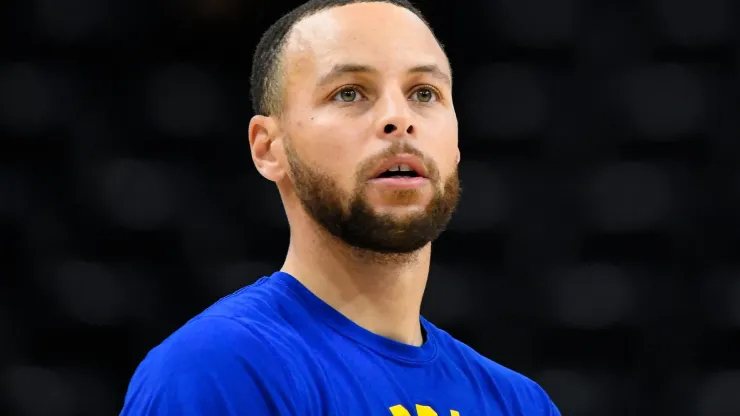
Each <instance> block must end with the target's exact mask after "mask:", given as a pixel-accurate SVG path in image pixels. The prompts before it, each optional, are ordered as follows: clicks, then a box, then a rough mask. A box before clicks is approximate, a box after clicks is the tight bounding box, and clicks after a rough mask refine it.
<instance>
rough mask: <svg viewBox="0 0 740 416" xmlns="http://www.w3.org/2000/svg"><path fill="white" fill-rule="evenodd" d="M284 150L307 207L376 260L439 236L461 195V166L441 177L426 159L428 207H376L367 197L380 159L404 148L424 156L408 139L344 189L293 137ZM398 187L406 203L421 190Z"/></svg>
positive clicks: (401, 254) (403, 254) (341, 237)
mask: <svg viewBox="0 0 740 416" xmlns="http://www.w3.org/2000/svg"><path fill="white" fill-rule="evenodd" d="M285 153H286V156H287V159H288V162H289V164H290V167H291V179H292V181H293V185H294V188H295V191H296V194H297V196H298V198H299V199H300V201H301V204H302V205H303V208H304V209H305V210H306V212H307V213H308V214H309V215H310V216H311V217H312V218H313V219H314V221H316V222H317V223H318V224H319V225H320V226H321V227H323V228H324V229H325V230H326V231H327V232H328V233H329V234H331V235H332V236H334V237H336V238H338V239H339V240H341V241H343V242H344V243H345V244H347V245H348V246H350V247H352V248H354V249H356V250H359V251H360V252H363V253H365V254H368V255H371V257H375V258H376V259H377V260H380V259H385V260H391V259H392V258H396V259H399V260H400V259H401V258H404V257H407V256H408V255H409V254H412V253H414V252H416V251H418V250H419V249H421V248H422V247H424V246H426V245H427V244H428V243H430V242H432V241H434V240H436V239H437V237H439V235H440V234H442V232H444V230H445V229H446V227H447V224H448V223H449V221H450V219H451V218H452V214H453V212H454V211H455V209H456V207H457V203H458V200H459V197H460V181H459V178H458V172H457V168H456V169H455V171H454V172H453V173H452V174H450V175H449V176H448V177H447V178H446V179H444V181H442V180H441V178H440V176H439V174H438V170H437V169H436V167H435V166H434V165H432V164H429V163H427V166H428V170H429V180H430V181H431V183H432V186H433V188H434V190H433V195H432V198H431V200H430V201H429V203H428V204H427V206H426V207H425V209H423V210H421V211H419V212H416V213H411V214H408V215H406V216H403V217H396V216H393V215H392V214H386V213H377V212H375V211H374V210H373V207H372V206H371V205H370V203H369V202H368V201H367V198H366V190H367V189H366V188H367V186H368V183H367V179H368V177H367V169H368V167H370V166H373V165H374V164H375V163H376V162H375V161H377V160H382V159H385V158H387V157H391V156H393V155H396V154H399V153H411V154H415V155H417V156H422V155H421V154H420V153H419V151H418V150H416V149H415V148H413V147H411V146H409V145H408V144H406V143H402V142H396V143H394V144H393V145H392V146H391V147H390V148H388V149H387V150H386V151H385V152H383V154H381V155H377V156H375V157H373V158H371V160H368V161H366V162H365V163H363V164H362V166H360V167H359V168H358V169H357V172H356V174H355V175H354V176H355V178H356V184H355V187H354V190H353V191H352V192H351V193H348V192H345V191H343V190H342V189H341V187H340V186H339V184H338V183H337V181H336V180H335V179H334V178H332V177H331V176H330V175H327V174H325V173H323V172H321V171H320V170H318V169H316V168H313V167H311V166H309V165H308V164H307V163H304V162H303V161H302V160H301V159H300V158H299V156H298V155H297V153H296V152H295V150H294V149H293V148H292V146H291V144H290V141H289V140H286V141H285ZM394 192H395V194H394V195H393V197H394V199H395V201H396V202H397V203H404V201H408V202H410V201H411V200H413V199H414V198H417V197H418V193H419V192H420V190H399V191H394Z"/></svg>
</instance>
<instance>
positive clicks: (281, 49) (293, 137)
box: [249, 0, 460, 253]
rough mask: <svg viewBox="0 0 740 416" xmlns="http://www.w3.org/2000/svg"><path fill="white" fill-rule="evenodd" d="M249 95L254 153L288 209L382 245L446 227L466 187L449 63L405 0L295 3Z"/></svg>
mask: <svg viewBox="0 0 740 416" xmlns="http://www.w3.org/2000/svg"><path fill="white" fill-rule="evenodd" d="M252 96H253V105H254V110H255V113H256V114H257V115H256V116H255V117H254V118H253V119H252V121H251V123H250V129H249V136H250V137H249V138H250V144H251V148H252V158H253V160H254V162H255V165H256V166H257V169H258V170H259V171H260V173H261V174H262V175H263V176H265V177H266V178H268V179H270V180H272V181H274V182H276V183H277V184H278V188H279V190H280V193H281V196H282V198H283V201H284V203H285V205H286V211H288V216H289V218H290V217H291V210H295V209H302V210H303V211H304V212H306V213H308V214H309V216H310V218H311V219H312V220H313V221H315V222H317V223H318V224H320V225H321V226H322V227H323V228H324V229H326V230H327V231H328V232H329V233H331V234H332V235H334V236H335V237H338V238H339V239H341V240H343V241H344V242H345V243H347V244H349V245H351V246H353V247H357V248H360V249H365V250H370V251H373V252H379V253H409V252H413V251H415V250H418V249H420V248H422V247H424V246H425V245H427V244H428V243H429V242H431V241H432V240H434V239H435V238H436V237H437V236H438V235H439V234H440V233H441V232H442V231H443V230H444V228H445V226H446V225H447V223H448V222H449V220H450V217H451V215H452V212H453V211H454V209H455V207H456V205H457V200H458V196H459V182H458V177H457V164H458V162H459V157H460V154H459V150H458V145H457V143H458V140H457V117H456V115H455V110H454V107H453V103H452V78H451V69H450V66H449V62H448V60H447V57H446V55H445V53H444V51H443V50H442V47H441V45H440V44H439V42H438V41H437V39H436V38H435V37H434V35H433V33H432V32H431V30H430V29H429V27H428V25H427V24H426V22H425V21H424V20H423V18H422V17H421V14H420V13H419V12H418V11H417V10H415V9H414V8H413V7H412V6H411V5H410V4H409V3H408V2H406V1H403V0H387V1H367V0H366V1H362V0H314V1H310V2H308V3H306V4H304V5H303V6H301V7H300V8H298V9H296V10H294V11H293V12H291V13H289V14H288V15H286V16H285V17H283V18H282V19H280V20H279V21H278V22H277V23H276V24H275V25H273V26H272V27H271V28H270V29H269V30H268V31H267V32H266V33H265V35H264V36H263V38H262V40H261V41H260V44H259V46H258V47H257V51H256V52H255V56H254V62H253V71H252ZM398 169H400V171H397V170H398ZM409 170H410V171H409Z"/></svg>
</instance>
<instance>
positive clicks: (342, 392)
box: [121, 0, 559, 416]
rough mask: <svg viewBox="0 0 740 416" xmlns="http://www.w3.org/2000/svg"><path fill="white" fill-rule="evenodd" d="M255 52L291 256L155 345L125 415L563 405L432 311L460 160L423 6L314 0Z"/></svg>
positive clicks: (266, 152) (400, 0)
mask: <svg viewBox="0 0 740 416" xmlns="http://www.w3.org/2000/svg"><path fill="white" fill-rule="evenodd" d="M253 65H254V66H253V74H252V93H253V94H252V95H253V99H254V110H255V113H256V114H257V115H256V116H255V117H254V118H252V120H251V123H250V126H249V141H250V145H251V153H252V160H253V161H254V164H255V165H256V167H257V170H258V171H259V172H260V174H262V176H264V177H265V178H267V179H269V180H271V181H273V182H275V183H276V184H277V187H278V190H279V191H280V196H281V198H282V201H283V204H284V206H285V212H286V214H287V217H288V221H289V223H290V231H291V237H290V245H289V248H288V254H287V257H286V259H285V263H284V264H283V267H282V269H281V271H280V272H277V273H275V274H273V275H272V276H270V277H263V278H262V279H260V280H258V281H257V282H256V283H254V284H253V285H251V286H248V287H245V288H243V289H241V290H239V291H237V292H236V293H234V294H232V295H230V296H227V297H225V298H223V299H221V300H220V301H218V302H217V303H216V304H214V305H213V306H212V307H210V308H209V309H207V310H206V311H204V312H203V313H201V314H200V315H199V316H197V317H196V318H194V319H193V320H191V321H189V322H188V323H187V324H185V325H184V326H183V327H182V328H180V329H179V330H178V331H176V332H175V333H174V334H173V335H171V336H170V337H169V338H168V339H167V340H165V341H164V342H163V343H162V344H161V345H159V346H158V347H156V348H154V349H153V350H152V351H151V352H150V353H149V354H148V355H147V357H146V358H145V359H144V361H143V362H142V364H141V365H140V366H139V368H138V369H137V371H136V373H135V375H134V376H133V378H132V380H131V384H130V386H129V389H128V393H127V395H126V400H125V405H124V408H123V411H122V413H121V414H122V415H132V416H133V415H234V416H236V415H240V416H244V415H295V416H299V415H300V416H308V415H316V416H319V415H322V416H323V415H343V416H347V415H352V416H354V415H362V416H366V415H378V416H380V415H386V416H410V415H418V416H432V415H450V416H481V415H511V416H514V415H517V416H520V415H524V416H553V415H559V412H558V410H557V409H556V407H555V406H554V405H553V403H552V402H551V401H550V399H549V398H548V396H547V395H546V393H545V392H544V391H543V390H542V389H541V388H540V387H539V386H538V385H537V384H535V383H534V382H533V381H531V380H529V379H527V378H525V377H524V376H522V375H520V374H517V373H515V372H513V371H511V370H508V369H506V368H504V367H502V366H500V365H498V364H496V363H494V362H492V361H490V360H488V359H486V358H484V357H482V356H481V355H479V354H477V353H476V352H474V351H473V350H472V349H471V348H469V347H468V346H466V345H464V344H463V343H461V342H459V341H456V340H455V339H453V338H452V337H451V336H450V335H449V334H447V333H446V332H444V331H442V330H440V329H438V328H436V327H435V326H434V325H432V324H431V323H429V322H428V321H426V320H425V319H423V318H422V317H420V314H419V311H420V304H421V299H422V294H423V292H424V288H425V285H426V281H427V275H428V272H429V264H430V256H431V242H432V241H433V240H434V239H435V238H437V237H438V236H439V234H440V233H441V232H442V231H443V229H444V228H445V226H446V225H447V223H448V221H449V220H450V217H451V215H452V212H453V211H454V209H455V206H456V204H457V200H458V194H459V184H458V177H457V165H458V163H459V161H460V152H459V150H458V139H457V118H456V115H455V110H454V107H453V104H452V79H451V78H452V77H451V71H450V66H449V62H448V60H447V57H446V55H445V53H444V52H443V50H442V48H441V46H440V45H439V43H438V41H437V40H436V38H435V36H434V35H433V34H432V32H431V30H430V29H429V27H428V25H427V24H426V23H425V21H424V20H423V18H422V17H421V14H420V12H419V11H417V10H416V9H414V8H413V7H412V6H411V5H410V4H409V3H408V2H407V1H405V0H387V1H379V0H378V1H373V0H365V1H362V0H359V1H357V0H355V1H352V0H318V1H317V0H313V1H309V2H308V3H306V4H304V5H303V6H301V7H299V8H298V9H296V10H294V11H293V12H291V13H290V14H288V15H286V16H285V17H283V18H282V19H280V20H279V21H278V22H277V23H275V25H273V26H272V27H271V28H270V29H269V30H268V31H267V32H266V33H265V35H264V37H263V38H262V40H261V42H260V44H259V46H258V47H257V51H256V53H255V56H254V63H253Z"/></svg>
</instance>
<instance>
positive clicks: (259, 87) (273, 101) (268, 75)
mask: <svg viewBox="0 0 740 416" xmlns="http://www.w3.org/2000/svg"><path fill="white" fill-rule="evenodd" d="M354 3H390V4H393V5H396V6H399V7H403V8H405V9H407V10H409V11H411V12H413V13H414V14H415V15H416V16H418V17H419V18H420V19H421V20H422V21H423V22H424V24H426V25H427V27H429V29H430V30H431V26H429V23H428V22H427V21H426V19H425V18H424V16H423V15H422V13H421V12H420V11H419V10H418V9H416V8H415V7H414V6H413V5H412V4H411V2H410V1H408V0H310V1H308V2H306V3H304V4H302V5H301V6H299V7H297V8H295V9H293V10H292V11H290V12H289V13H288V14H286V15H285V16H283V17H281V18H280V19H279V20H278V21H277V22H275V23H273V25H272V26H270V28H269V29H267V31H266V32H265V33H264V34H263V35H262V38H261V39H260V42H259V44H257V49H256V50H255V52H254V56H253V57H252V76H251V79H250V84H251V86H250V89H251V95H252V110H254V113H255V114H259V115H265V116H271V115H275V114H279V113H280V111H281V109H282V102H281V101H282V100H281V98H282V88H283V86H282V82H281V81H282V80H281V79H280V77H279V75H280V74H279V72H280V71H281V68H280V64H281V59H282V57H283V56H282V55H283V49H284V48H285V43H286V41H287V38H288V35H289V34H290V31H291V30H292V29H293V26H295V24H296V23H298V22H300V21H301V20H303V19H304V18H306V17H309V16H311V15H314V14H316V13H318V12H320V11H322V10H326V9H331V8H334V7H340V6H346V5H348V4H354ZM440 46H441V43H440Z"/></svg>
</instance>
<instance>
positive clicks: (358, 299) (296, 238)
mask: <svg viewBox="0 0 740 416" xmlns="http://www.w3.org/2000/svg"><path fill="white" fill-rule="evenodd" d="M298 228H299V229H298ZM430 256H431V244H428V245H427V246H426V247H424V248H422V249H421V250H419V251H417V252H414V253H410V254H395V255H394V254H392V255H383V254H378V253H372V252H367V251H361V250H358V249H355V248H352V247H349V246H347V245H346V244H344V243H343V242H341V241H339V240H338V239H337V238H335V237H333V236H331V235H328V233H326V232H325V231H324V230H323V229H321V228H320V227H319V226H318V225H316V224H315V223H312V222H310V224H307V225H305V226H302V227H297V226H295V224H292V225H291V237H290V247H289V248H288V255H287V257H286V259H285V263H284V264H283V267H282V268H281V271H283V272H285V273H288V274H290V275H292V276H294V277H295V278H296V279H297V280H298V281H300V282H301V283H302V284H303V285H304V286H306V287H307V288H308V289H309V290H310V291H311V292H313V293H314V294H315V295H316V296H317V297H319V298H320V299H321V300H323V301H324V302H326V303H327V304H329V305H330V306H332V307H333V308H334V309H336V310H337V311H339V312H340V313H341V314H343V315H344V316H346V317H347V318H348V319H350V320H352V321H353V322H355V323H356V324H357V325H359V326H361V327H363V328H365V329H367V330H368V331H370V332H373V333H375V334H377V335H381V336H384V337H386V338H390V339H393V340H396V341H398V342H402V343H405V344H409V345H416V346H419V345H421V344H422V343H423V337H422V331H421V323H420V322H419V314H420V309H421V299H422V296H423V294H424V288H425V287H426V282H427V276H428V274H429V263H430Z"/></svg>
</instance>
